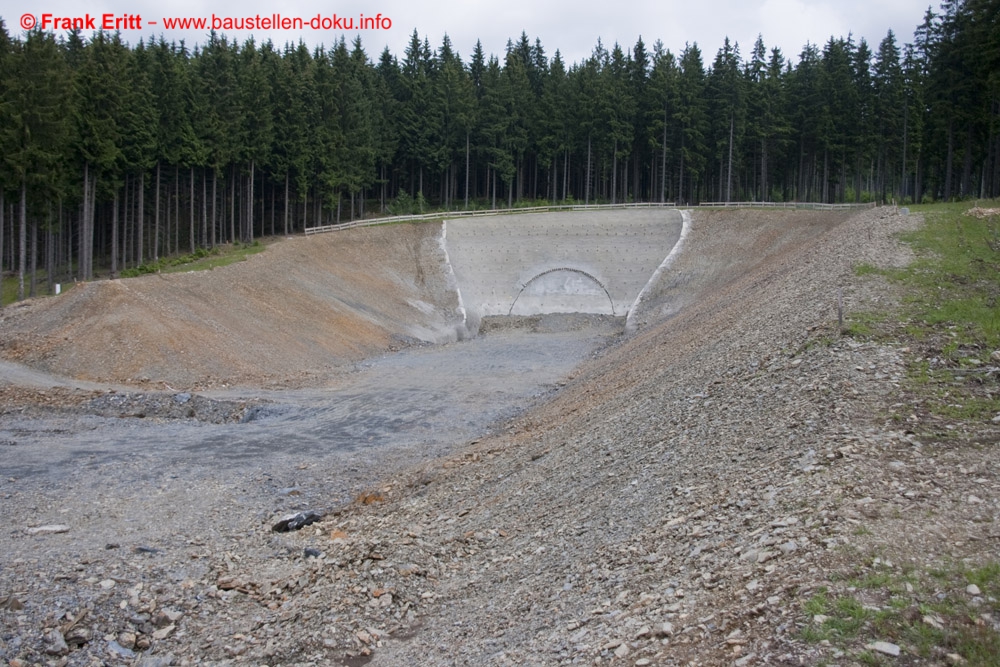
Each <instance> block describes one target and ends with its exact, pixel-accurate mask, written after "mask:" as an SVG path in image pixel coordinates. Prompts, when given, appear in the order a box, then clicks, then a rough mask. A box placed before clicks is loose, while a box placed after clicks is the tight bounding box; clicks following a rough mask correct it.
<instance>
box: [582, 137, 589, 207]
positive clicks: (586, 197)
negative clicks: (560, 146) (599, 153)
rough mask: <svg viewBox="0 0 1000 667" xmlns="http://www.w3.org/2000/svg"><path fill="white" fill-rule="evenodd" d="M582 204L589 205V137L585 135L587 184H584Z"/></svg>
mask: <svg viewBox="0 0 1000 667" xmlns="http://www.w3.org/2000/svg"><path fill="white" fill-rule="evenodd" d="M583 203H584V204H590V135H589V134H588V135H587V182H586V183H585V184H584V196H583Z"/></svg>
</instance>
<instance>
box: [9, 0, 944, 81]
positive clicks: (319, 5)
mask: <svg viewBox="0 0 1000 667" xmlns="http://www.w3.org/2000/svg"><path fill="white" fill-rule="evenodd" d="M4 6H5V7H4V9H3V10H2V11H3V12H4V13H3V14H2V17H3V19H4V20H5V22H6V24H7V28H8V31H9V32H11V33H20V32H21V30H20V27H19V21H20V19H21V18H22V15H24V14H31V15H32V16H33V17H34V18H35V19H36V20H38V21H40V20H41V18H42V14H43V13H50V14H54V15H57V16H69V17H72V16H83V15H84V14H86V13H89V14H90V15H91V16H92V17H98V18H97V22H98V23H99V22H100V18H99V17H100V16H101V15H103V14H105V13H113V14H116V15H121V14H133V15H135V14H139V15H141V17H142V20H143V25H144V29H143V30H123V31H122V35H123V37H125V38H126V39H127V40H128V41H129V42H133V43H134V42H137V41H138V39H139V37H145V38H148V37H150V36H156V37H158V36H159V35H160V34H163V35H165V36H166V38H167V39H168V41H169V40H180V39H184V40H185V41H186V42H187V44H188V45H193V44H194V43H199V42H202V41H204V39H205V34H206V32H207V31H198V30H189V31H182V30H164V29H163V24H162V18H163V17H168V16H176V17H185V16H191V17H195V16H204V17H206V18H208V17H210V16H211V15H212V14H213V13H214V14H215V15H216V16H219V17H232V16H254V15H257V14H260V15H262V16H270V15H272V14H274V13H280V14H281V15H282V16H286V17H291V16H299V17H302V18H303V19H304V20H309V19H310V18H312V17H315V16H317V15H321V16H324V17H327V18H329V17H331V16H333V15H334V14H336V15H337V16H338V17H341V18H345V19H346V18H353V20H354V21H355V24H356V25H357V22H358V17H359V16H360V15H364V16H368V17H371V16H376V15H378V14H381V15H382V16H383V17H388V18H389V19H390V20H391V27H390V28H388V29H383V30H365V31H360V32H359V31H358V30H357V29H355V30H344V31H341V30H336V29H334V30H322V29H321V30H311V29H308V30H305V31H301V32H300V31H293V32H288V31H282V30H274V29H271V30H257V31H255V33H254V37H255V38H256V39H257V40H258V42H260V41H263V40H266V39H270V40H271V41H272V42H274V43H275V44H276V45H278V46H279V47H280V46H282V45H284V44H285V43H286V42H298V41H299V39H302V40H304V41H305V42H306V43H307V44H309V45H310V46H315V45H317V44H320V43H327V44H329V43H332V42H334V41H336V40H337V39H339V38H340V36H341V35H343V36H345V37H346V38H347V40H348V41H350V40H352V39H353V38H354V37H355V36H356V35H359V34H360V35H361V38H362V42H363V44H364V47H365V50H366V52H367V53H368V56H369V57H370V58H371V59H372V60H377V59H378V56H379V54H380V53H381V51H382V49H383V48H385V47H386V46H388V47H389V49H390V50H391V51H392V52H393V53H394V54H395V55H397V56H398V57H399V58H400V59H402V57H403V52H404V49H405V48H406V44H407V43H408V41H409V38H410V35H411V34H412V32H413V30H414V29H416V30H417V32H418V33H419V34H420V37H421V38H424V37H426V38H427V39H428V40H429V41H430V44H431V46H432V47H433V48H437V47H438V46H439V45H440V44H441V40H442V38H443V36H444V35H445V33H447V34H448V36H449V37H450V38H451V41H452V44H453V45H454V46H455V48H456V49H457V50H458V52H459V53H460V54H461V56H462V59H463V60H464V61H466V62H468V60H469V54H470V53H471V52H472V49H473V47H474V45H475V43H476V40H477V39H480V40H482V43H483V47H484V49H485V51H486V52H487V54H491V53H492V54H497V55H501V54H503V53H504V48H505V45H506V43H507V40H508V39H509V38H510V39H515V40H516V39H517V38H518V37H520V35H521V32H522V31H523V32H526V33H527V34H528V37H529V38H530V39H531V41H532V42H534V40H535V38H536V37H537V38H538V39H540V40H541V43H542V46H543V47H544V48H545V52H546V55H547V56H549V57H550V58H551V56H552V55H553V54H554V53H555V51H556V49H559V51H560V52H561V53H562V55H563V59H564V60H565V61H567V62H568V63H575V62H579V61H581V60H583V59H585V58H586V57H587V56H589V55H590V53H591V51H592V50H593V48H594V45H595V44H596V43H597V39H598V38H601V40H602V42H603V43H604V45H605V46H606V47H607V48H608V49H610V48H611V46H612V45H613V44H614V43H615V42H617V43H619V44H621V45H622V47H623V49H630V48H631V47H632V46H633V45H634V44H635V42H636V39H637V38H638V37H639V36H642V39H643V41H644V42H645V44H646V46H647V49H649V50H651V49H652V45H653V43H654V42H655V41H656V40H657V39H659V40H661V41H662V42H663V44H664V46H665V47H666V48H668V49H670V50H671V51H673V52H674V53H675V54H679V53H680V52H681V51H682V50H683V49H684V46H685V44H686V43H688V42H697V43H698V46H699V47H701V51H702V56H703V58H704V61H705V64H706V66H707V65H710V64H711V61H712V59H713V58H714V56H715V53H716V52H717V51H718V50H719V48H720V47H721V46H722V43H723V40H724V39H725V37H727V36H728V37H729V38H730V40H731V41H735V42H738V43H739V46H740V53H741V54H742V56H743V57H744V59H746V58H747V57H748V56H749V53H750V50H751V48H752V47H753V43H754V41H755V40H756V39H757V36H758V34H759V35H762V36H763V38H764V44H765V46H767V48H768V50H770V49H771V48H772V47H774V46H777V47H779V48H780V49H781V50H782V52H783V53H784V55H785V56H786V57H790V58H792V59H797V56H798V54H799V53H800V52H801V50H802V47H803V45H805V43H806V42H811V43H814V44H819V45H820V46H822V45H823V44H824V43H826V41H827V40H828V39H829V38H830V37H831V36H835V37H842V36H843V37H846V36H847V35H848V34H849V33H850V34H853V35H854V37H855V40H856V41H857V40H860V38H862V37H863V38H865V39H867V40H868V42H869V44H870V46H871V48H872V50H873V51H875V50H877V48H878V44H879V42H880V41H881V40H882V38H883V37H885V35H886V32H887V31H888V30H890V29H891V30H892V31H893V32H894V33H895V34H896V38H897V41H898V43H899V44H900V45H902V44H904V43H906V42H910V41H912V39H913V30H914V28H915V27H916V26H917V24H919V23H920V22H921V21H922V19H923V15H924V12H925V11H926V9H927V7H928V3H927V0H683V1H682V0H658V1H656V2H647V1H644V0H642V1H639V2H631V3H624V2H606V1H605V2H596V1H594V0H572V1H569V0H548V1H540V0H502V1H501V2H489V3H486V2H479V1H476V0H471V1H469V2H465V3H452V4H447V3H439V2H429V1H428V0H381V1H380V0H341V1H329V0H326V1H324V0H290V1H286V2H279V1H278V0H156V1H155V2H154V1H153V0H4ZM933 6H934V8H935V9H937V7H938V4H937V2H935V3H934V4H933ZM154 20H155V21H157V22H158V27H156V28H154V27H151V26H148V22H149V21H154ZM382 25H383V26H387V25H388V24H386V23H385V22H384V21H382ZM56 32H57V33H58V32H63V31H56ZM227 34H228V35H229V36H230V37H237V38H238V39H239V40H240V41H241V42H242V41H243V40H244V39H246V38H247V37H248V36H249V33H245V32H241V33H237V32H231V31H230V32H228V33H227Z"/></svg>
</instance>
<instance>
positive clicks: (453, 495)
mask: <svg viewBox="0 0 1000 667" xmlns="http://www.w3.org/2000/svg"><path fill="white" fill-rule="evenodd" d="M801 215H802V217H801V218H796V220H802V221H803V222H802V223H801V224H802V225H813V226H814V228H813V229H812V234H813V236H815V235H816V234H817V231H816V230H817V229H822V230H824V231H825V233H824V234H823V235H822V240H821V242H818V244H809V243H792V245H791V246H789V247H787V248H786V249H785V251H783V252H781V253H774V254H771V255H767V254H765V256H763V257H762V258H761V260H762V261H761V263H760V264H752V265H746V264H744V265H740V266H739V267H738V269H739V270H736V269H734V272H733V273H732V274H731V275H727V276H726V278H725V280H722V279H719V278H717V277H713V276H712V275H709V274H710V273H711V272H707V271H706V270H705V269H704V267H703V266H701V265H700V264H699V263H698V262H696V261H694V260H686V259H685V258H684V256H683V255H681V256H680V257H679V259H678V262H677V264H676V265H674V268H673V271H674V273H673V274H672V276H670V277H667V278H666V279H665V281H664V284H663V285H662V286H661V287H660V289H659V293H657V294H652V295H650V300H649V301H648V303H662V304H665V305H664V306H663V308H664V309H665V311H664V312H663V313H661V315H669V317H667V319H666V320H665V324H663V325H662V326H660V327H652V326H648V327H646V328H641V329H640V331H639V333H638V334H637V335H636V336H634V337H631V338H627V339H624V340H620V341H616V342H615V344H614V345H612V346H610V347H609V348H608V349H607V350H606V351H604V352H603V353H602V354H600V355H598V356H597V357H596V358H595V359H593V360H591V361H589V362H588V363H587V364H585V365H584V366H583V367H581V369H579V370H578V372H577V374H575V375H574V376H573V377H572V378H569V379H568V380H567V383H566V384H565V386H564V387H562V388H561V389H560V390H559V391H558V392H557V393H556V394H555V395H554V396H553V397H550V398H549V400H546V401H545V402H541V403H540V404H539V405H537V406H535V407H534V408H533V409H531V410H530V411H528V412H526V413H524V414H521V415H517V416H515V417H514V418H512V419H510V420H507V421H504V422H501V423H499V424H498V425H497V426H496V427H495V429H494V432H493V433H491V434H489V435H486V436H484V437H482V438H480V439H478V440H477V441H476V442H474V443H470V444H461V443H459V444H456V447H455V449H454V451H453V453H451V454H449V455H448V456H446V457H444V458H437V459H428V460H419V461H418V462H417V463H410V464H408V465H407V466H402V465H398V466H394V467H388V462H392V461H395V459H392V457H391V455H390V454H388V453H385V452H381V451H373V452H365V453H364V456H370V457H372V458H373V459H377V461H376V462H377V463H379V464H382V463H385V465H386V466H387V468H386V469H387V470H389V471H390V472H391V474H386V475H385V479H382V480H378V481H379V484H378V485H377V486H376V485H368V482H370V481H372V480H367V479H366V480H359V481H358V488H357V489H355V491H360V490H361V489H362V488H377V489H379V495H380V500H379V502H372V503H368V504H365V503H363V502H353V501H352V498H354V497H356V496H354V495H352V496H349V497H347V498H346V499H335V498H322V499H320V498H315V497H311V496H309V495H308V494H311V493H313V491H312V489H313V488H315V487H316V486H317V485H316V484H314V483H312V481H313V480H315V479H320V478H322V477H323V476H327V477H333V476H336V475H344V474H349V473H345V472H344V471H342V470H340V469H337V470H316V471H313V473H309V474H313V475H314V476H313V477H311V478H309V479H302V480H300V479H297V477H298V476H299V475H300V474H301V475H302V476H303V477H304V478H305V475H306V474H307V473H308V471H305V470H295V471H291V472H290V473H289V474H287V475H284V476H282V475H279V472H278V471H272V470H268V471H261V472H260V473H259V475H258V476H257V477H249V476H248V477H246V478H240V479H238V480H226V481H224V482H223V481H219V482H218V484H219V487H217V488H213V487H211V486H209V485H207V484H205V483H201V484H199V485H198V486H192V488H190V489H188V488H184V491H185V493H184V495H183V496H177V497H179V498H183V501H178V503H175V504H173V505H172V504H171V503H169V502H166V501H164V500H162V499H160V494H161V493H165V492H164V490H163V489H162V488H159V487H157V486H156V485H150V486H149V487H147V488H144V489H142V493H140V494H134V495H130V496H129V497H122V498H112V497H110V496H111V493H110V492H105V490H102V489H100V488H96V487H95V490H94V491H93V492H92V495H87V496H86V497H85V498H76V499H74V501H75V503H74V506H73V509H72V510H71V513H68V514H67V515H66V519H65V520H66V521H67V522H69V523H71V524H72V525H73V526H74V531H73V536H74V537H77V536H79V542H78V543H77V544H76V545H74V546H72V547H67V546H65V545H62V544H56V543H59V542H62V541H63V540H42V539H32V538H31V537H30V536H28V535H27V534H26V532H25V531H23V530H20V528H19V527H20V526H23V525H26V524H28V523H29V522H30V521H31V519H30V518H25V517H30V515H28V514H25V515H24V517H22V518H19V519H18V520H17V521H16V522H14V523H13V525H14V526H15V527H18V528H15V529H14V530H12V531H9V532H8V534H0V554H2V556H0V557H2V558H3V561H2V562H0V564H2V565H3V567H0V590H2V591H4V594H5V595H6V598H3V597H0V601H2V600H4V599H6V600H7V602H6V603H5V604H6V609H8V610H9V611H2V612H0V614H2V615H3V623H2V624H0V658H2V659H3V660H5V661H6V662H7V663H9V664H11V665H16V664H18V663H17V661H22V662H21V664H24V665H27V664H36V663H37V664H45V663H49V662H55V661H56V660H60V659H66V658H70V659H71V661H72V664H81V665H86V664H106V663H110V664H124V663H125V662H129V663H131V664H136V665H139V667H167V666H170V665H184V666H185V667H186V666H193V665H197V664H214V665H220V666H222V665H237V664H269V665H277V664H284V665H323V664H355V665H360V664H365V663H367V662H368V661H369V660H371V664H372V665H373V666H374V665H404V664H421V665H450V664H455V661H456V660H458V659H460V660H462V661H464V662H467V663H469V664H491V665H514V664H606V663H611V664H619V663H620V664H623V665H626V664H630V665H687V664H700V665H748V666H749V665H758V664H759V665H767V664H819V663H824V662H826V663H830V664H841V663H845V659H844V655H843V654H842V653H840V654H838V653H837V651H838V649H836V648H834V647H832V646H828V645H824V644H822V643H809V642H806V641H804V640H803V639H802V634H801V629H802V628H805V627H811V628H812V629H821V628H822V627H823V626H824V625H825V624H827V622H828V621H830V620H831V619H833V618H834V612H828V614H827V615H823V614H817V615H812V616H810V615H809V613H808V612H806V611H805V603H806V602H807V601H808V600H810V599H811V598H812V597H813V596H815V595H816V594H817V592H818V591H820V590H821V589H826V590H831V591H832V592H831V595H833V594H834V593H835V592H841V593H842V592H844V588H843V587H844V586H846V584H844V583H843V582H844V580H845V579H846V578H845V577H840V578H835V577H834V576H833V575H834V574H835V573H842V572H843V571H844V570H845V568H847V569H851V568H860V569H863V570H866V571H868V572H875V573H897V572H899V571H900V569H901V568H902V567H903V564H908V563H909V562H910V560H909V559H908V558H906V557H905V556H914V557H916V556H919V557H920V558H924V559H925V563H928V564H934V563H938V562H942V561H949V562H953V561H955V560H960V559H961V558H964V557H969V558H974V557H976V556H977V555H979V554H980V553H981V552H978V551H975V550H976V549H980V550H986V549H991V548H992V547H993V546H995V541H994V538H995V537H996V535H995V529H993V528H991V527H990V526H991V525H992V524H991V523H989V521H992V518H991V517H992V514H991V509H993V508H994V505H993V503H994V502H995V501H994V500H993V499H995V498H996V489H998V488H1000V472H998V471H1000V461H998V460H997V459H998V457H1000V454H998V453H996V452H993V451H991V450H990V449H989V448H980V449H976V450H975V452H974V453H973V454H968V453H965V452H963V451H962V450H961V448H950V447H949V448H937V447H936V446H935V445H933V444H932V442H931V440H929V439H924V438H923V437H922V436H918V435H917V433H918V432H919V431H917V430H916V429H915V428H914V426H913V425H914V424H915V423H919V421H920V420H926V419H928V417H927V415H926V414H925V411H924V410H923V409H922V408H921V407H920V406H917V405H912V404H910V403H908V402H906V401H905V400H904V399H903V398H901V397H900V396H899V392H900V391H901V387H903V386H904V380H905V378H906V373H907V367H906V359H907V355H908V354H912V353H911V352H909V351H907V352H904V351H903V350H900V349H896V348H894V347H892V346H891V345H888V344H885V343H882V342H877V341H867V340H859V339H855V338H852V337H850V336H842V335H840V333H839V331H838V330H837V325H836V313H835V310H834V308H835V304H836V294H837V288H838V287H841V288H843V291H844V297H845V301H846V305H847V311H848V312H852V311H855V310H860V309H862V308H864V307H871V308H882V307H888V306H889V305H891V294H890V292H889V290H888V288H887V287H886V285H885V283H883V282H875V281H876V278H877V277H872V276H865V277H858V276H856V275H855V273H854V272H853V266H855V265H856V264H857V263H861V262H866V263H871V264H874V265H879V266H890V265H899V264H901V263H902V262H904V261H905V260H906V259H907V255H906V253H905V250H902V249H900V247H899V245H898V244H897V243H896V242H895V241H894V240H893V238H894V235H895V234H896V233H897V232H899V231H903V230H904V229H906V228H907V225H910V224H912V223H913V220H914V218H915V216H910V217H908V218H903V217H902V216H893V215H890V214H888V213H887V212H885V211H883V210H881V209H875V210H872V211H867V212H865V213H864V214H861V215H856V216H853V217H852V218H851V219H850V220H848V221H847V222H845V223H843V225H842V226H840V227H836V228H834V227H832V225H831V224H830V223H829V218H822V217H820V216H819V214H816V216H815V217H810V216H811V214H801ZM738 222H739V224H737V221H735V220H733V221H727V219H726V218H724V217H723V216H722V215H721V214H720V215H719V216H715V214H712V213H704V214H702V213H697V214H696V216H695V225H694V226H693V230H692V237H691V239H689V243H690V244H696V243H701V244H704V245H705V246H706V247H708V248H710V251H706V252H715V253H716V255H717V256H715V258H716V259H717V260H718V261H720V262H722V261H723V260H725V259H727V258H730V257H733V256H735V255H736V254H737V250H744V249H745V248H747V247H753V244H752V242H751V241H752V239H759V238H762V237H764V236H770V235H773V234H774V233H775V227H774V224H773V218H771V217H769V216H763V215H761V216H756V215H750V214H748V215H747V217H746V218H743V219H740V220H739V221H738ZM727 225H728V227H727ZM720 228H722V229H721V231H720ZM796 229H798V227H796ZM727 230H728V231H727ZM786 231H787V230H786ZM723 232H725V233H723ZM737 232H739V233H738V234H737ZM789 233H791V232H789ZM803 233H804V232H803ZM727 235H728V236H727ZM810 238H811V237H810ZM719 239H722V240H719ZM725 239H729V240H725ZM737 239H739V240H737ZM746 239H750V240H751V241H747V240H746ZM801 240H802V239H801V238H800V239H799V241H801ZM715 244H717V245H715ZM713 249H714V250H713ZM692 285H696V286H699V287H700V288H701V289H703V290H704V291H703V292H701V293H702V294H703V295H707V296H705V298H704V299H702V300H700V301H698V302H697V303H686V302H683V300H684V298H685V296H684V289H686V288H691V286H692ZM657 300H659V301H657ZM681 306H683V307H681ZM796 361H797V362H798V363H792V362H796ZM172 396H173V395H171V398H170V401H171V403H174V404H177V405H180V406H188V405H190V404H192V403H194V402H195V401H196V395H192V397H191V398H190V400H188V401H186V402H184V403H183V404H179V403H177V400H176V399H174V398H172ZM897 404H898V405H897ZM894 405H897V407H893V406H894ZM887 415H888V416H887ZM893 415H894V416H895V418H893V417H892V416H893ZM911 416H912V417H913V418H914V420H916V421H912V420H911V419H910V417H911ZM984 427H985V428H994V429H995V427H993V426H992V425H991V424H989V423H987V424H985V426H984ZM943 431H944V428H943V426H941V432H943ZM435 437H439V436H437V435H436V436H435ZM440 437H445V436H443V435H442V436H440ZM922 440H923V441H922ZM994 449H995V448H994ZM543 453H544V455H541V454H543ZM400 456H402V455H400ZM410 456H412V453H411V454H410ZM380 457H384V458H380ZM413 460H414V459H413V458H410V459H408V461H410V462H412V461H413ZM178 474H182V473H178ZM977 480H983V481H977ZM306 482H309V483H306ZM362 482H364V484H362ZM178 484H179V485H181V486H184V485H186V480H183V479H182V480H180V481H179V482H178ZM253 484H256V485H257V486H258V487H260V489H262V491H261V493H260V498H261V500H260V501H259V502H258V501H254V502H256V503H257V504H252V503H251V502H249V501H244V500H243V498H245V497H250V495H251V492H250V491H249V490H248V489H250V487H251V486H252V485H253ZM282 489H303V492H302V494H301V495H299V494H292V493H287V494H283V493H279V491H280V490H282ZM6 491H7V487H6V486H5V487H4V492H6ZM11 493H20V494H22V495H20V496H18V497H16V498H11V499H10V500H9V501H5V502H7V503H9V505H8V504H5V505H4V506H3V507H4V508H5V509H6V508H7V507H14V506H15V503H16V506H18V507H22V506H23V507H24V508H25V510H24V512H28V511H29V509H27V508H31V509H30V511H32V512H34V513H36V514H37V513H38V512H40V511H42V509H43V508H47V507H50V506H53V505H52V504H51V503H50V502H49V499H48V497H47V496H46V495H44V494H42V493H41V492H39V493H38V494H37V495H32V496H29V494H27V493H25V492H21V491H12V492H11ZM101 493H106V494H107V496H108V497H102V496H101V495H100V494H101ZM970 496H975V497H976V498H979V499H982V500H981V502H978V503H976V502H969V499H970ZM167 497H169V496H167ZM220 498H221V499H225V500H226V502H227V503H228V504H226V503H220V502H219V499H220ZM28 499H30V502H25V501H26V500H28ZM235 499H240V500H238V501H237V500H235ZM339 500H343V501H344V502H343V504H338V501H339ZM137 502H142V503H147V504H146V505H143V506H144V507H151V506H155V507H156V508H157V509H158V514H157V516H158V517H161V518H162V520H163V521H168V522H171V523H170V525H171V528H172V529H173V530H171V531H170V532H169V533H168V535H169V537H164V538H162V539H161V538H155V537H153V538H151V537H149V536H148V535H146V534H144V533H142V532H139V528H138V527H136V526H133V524H132V518H133V516H135V515H137V510H135V509H133V507H134V503H137ZM180 502H183V503H184V505H180V504H179V503H180ZM188 503H190V505H191V506H190V507H188ZM241 503H244V504H241ZM296 503H301V504H297V505H296ZM307 503H308V504H307ZM66 505H69V503H66ZM308 506H313V507H316V506H323V507H339V508H340V509H336V510H332V511H330V512H328V513H320V512H318V511H316V510H305V509H303V508H304V507H308ZM234 510H238V511H234ZM88 513H89V514H88ZM98 513H103V516H102V517H101V518H100V519H99V520H98V519H94V518H93V515H96V514H98ZM58 516H61V515H58ZM275 516H282V519H281V520H280V521H278V522H277V523H274V517H275ZM143 517H144V515H143ZM192 517H197V520H192ZM975 517H979V518H978V519H976V518H975ZM208 518H211V519H213V520H212V521H209V520H207V519H208ZM78 519H79V520H78ZM215 519H217V520H215ZM85 520H86V521H87V522H88V523H86V524H84V521H85ZM102 522H106V526H105V523H102ZM83 525H86V526H87V528H88V530H83V528H82V527H81V526H83ZM91 530H92V531H93V533H94V536H93V537H92V538H90V537H89V534H88V531H91ZM987 530H989V531H992V532H990V533H985V532H984V531H987ZM987 537H988V539H987ZM88 540H89V541H88ZM112 542H113V543H116V544H120V545H122V548H119V549H112V550H108V549H105V548H104V546H105V545H106V544H108V543H112ZM139 543H151V544H156V545H157V550H155V551H150V552H138V551H137V550H136V549H135V548H128V547H129V545H133V544H139ZM317 554H318V555H317ZM859 554H860V555H859ZM320 556H321V557H320ZM876 558H877V560H876ZM923 564H924V563H920V565H923ZM106 581H109V582H112V585H110V586H108V587H104V586H102V582H106ZM838 586H840V587H841V588H839V589H838V588H837V587H838ZM907 586H909V584H907ZM912 588H913V587H908V588H906V589H905V590H906V591H908V593H909V594H913V595H916V593H914V591H913V590H912ZM972 589H973V586H972V585H970V586H969V587H968V588H966V589H965V590H966V592H967V593H968V594H969V595H979V594H980V593H979V592H976V593H974V592H973V590H972ZM976 590H977V591H978V589H976ZM11 600H16V601H17V604H18V605H20V608H19V609H14V607H12V606H11V605H12V604H14V603H13V602H11ZM869 603H872V601H870V600H866V601H865V604H869ZM0 606H3V605H0ZM84 610H86V612H87V613H86V615H84V614H83V611H84ZM915 614H916V615H915V616H914V622H916V623H921V622H922V623H925V624H927V625H929V626H931V627H934V628H937V626H938V625H943V624H942V622H941V619H940V618H938V617H936V616H933V615H930V614H923V612H921V611H917V612H915ZM80 618H82V619H84V620H82V621H79V622H77V619H80ZM984 622H986V621H984ZM74 623H75V625H73V624H74ZM71 639H72V641H70V640H71ZM864 641H867V639H864V640H859V642H858V644H857V646H856V648H857V649H858V650H861V649H862V646H863V642H864ZM870 650H873V651H877V652H879V653H881V654H884V655H885V656H899V655H901V653H902V649H901V648H900V647H899V646H897V645H895V644H890V643H888V642H876V643H873V644H870ZM943 655H944V654H943V652H942V653H940V654H939V655H938V658H937V659H938V660H939V661H940V660H941V659H942V658H943ZM956 655H957V654H956ZM881 659H883V660H885V659H887V658H881ZM948 661H949V662H950V663H952V664H960V663H958V662H955V661H953V660H952V659H951V657H949V658H948ZM848 662H849V661H848Z"/></svg>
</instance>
